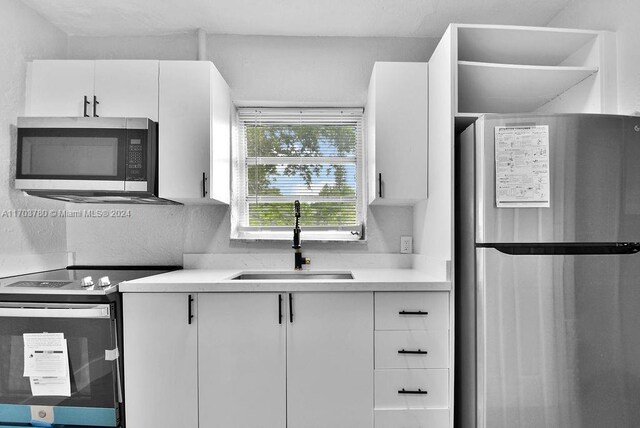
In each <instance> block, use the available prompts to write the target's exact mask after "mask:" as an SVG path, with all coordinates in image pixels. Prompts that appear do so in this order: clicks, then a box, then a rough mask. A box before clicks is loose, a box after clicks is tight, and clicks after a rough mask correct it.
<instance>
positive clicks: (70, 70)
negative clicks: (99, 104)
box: [25, 61, 95, 117]
mask: <svg viewBox="0 0 640 428" xmlns="http://www.w3.org/2000/svg"><path fill="white" fill-rule="evenodd" d="M94 66H95V61H33V62H31V63H29V64H28V66H27V67H28V68H27V73H28V74H27V99H26V105H25V114H26V115H27V116H63V117H66V116H68V117H82V116H84V115H85V114H88V115H92V108H91V106H92V105H93V70H94ZM85 100H86V101H87V103H91V104H85Z"/></svg>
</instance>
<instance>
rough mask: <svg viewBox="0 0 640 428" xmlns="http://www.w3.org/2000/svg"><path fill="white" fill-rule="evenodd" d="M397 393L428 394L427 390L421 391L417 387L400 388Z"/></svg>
mask: <svg viewBox="0 0 640 428" xmlns="http://www.w3.org/2000/svg"><path fill="white" fill-rule="evenodd" d="M398 394H417V395H426V394H428V392H427V391H423V390H421V389H420V388H418V390H417V391H416V390H411V389H407V390H405V389H404V388H402V389H401V390H400V391H398Z"/></svg>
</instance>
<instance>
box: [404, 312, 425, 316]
mask: <svg viewBox="0 0 640 428" xmlns="http://www.w3.org/2000/svg"><path fill="white" fill-rule="evenodd" d="M398 315H422V316H427V315H429V312H424V311H400V312H398Z"/></svg>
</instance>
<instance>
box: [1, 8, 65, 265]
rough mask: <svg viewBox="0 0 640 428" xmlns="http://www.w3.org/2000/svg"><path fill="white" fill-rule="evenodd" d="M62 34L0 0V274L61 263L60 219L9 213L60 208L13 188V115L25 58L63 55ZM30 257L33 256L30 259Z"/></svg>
mask: <svg viewBox="0 0 640 428" xmlns="http://www.w3.org/2000/svg"><path fill="white" fill-rule="evenodd" d="M66 49H67V36H66V34H65V33H63V32H62V31H60V30H59V29H57V28H56V27H54V26H53V25H52V24H50V23H49V22H47V21H45V20H44V19H43V18H42V17H41V16H40V15H38V14H36V13H35V12H34V11H33V10H31V9H30V8H28V7H27V6H25V5H24V4H23V3H21V2H20V1H18V0H3V1H2V2H0V86H1V88H2V90H1V91H0V94H1V95H0V276H3V275H10V274H13V273H16V271H17V270H20V269H21V268H22V269H25V270H30V269H45V268H47V267H49V266H50V265H49V264H48V262H51V261H52V260H54V259H56V260H60V261H61V262H66V258H64V253H65V252H66V226H65V221H64V219H52V218H50V217H47V218H43V217H36V218H25V217H11V216H12V215H14V213H15V210H31V209H34V210H38V209H44V210H45V211H48V210H50V209H59V208H64V204H62V203H56V202H54V201H48V200H46V199H41V198H30V197H25V196H23V195H22V192H19V191H16V190H14V183H13V177H14V174H15V167H16V166H15V162H14V159H15V153H16V126H15V125H16V117H17V116H19V115H20V114H21V113H22V111H23V109H24V95H25V75H26V63H27V61H30V60H33V59H40V58H45V59H46V58H64V57H65V56H66ZM34 255H36V256H35V257H34Z"/></svg>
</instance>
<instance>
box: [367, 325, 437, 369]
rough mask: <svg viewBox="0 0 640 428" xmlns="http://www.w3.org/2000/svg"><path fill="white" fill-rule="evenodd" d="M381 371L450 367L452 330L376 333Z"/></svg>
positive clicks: (378, 361)
mask: <svg viewBox="0 0 640 428" xmlns="http://www.w3.org/2000/svg"><path fill="white" fill-rule="evenodd" d="M375 356H376V358H375V367H376V368H377V369H431V368H447V367H449V330H407V331H376V332H375Z"/></svg>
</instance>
